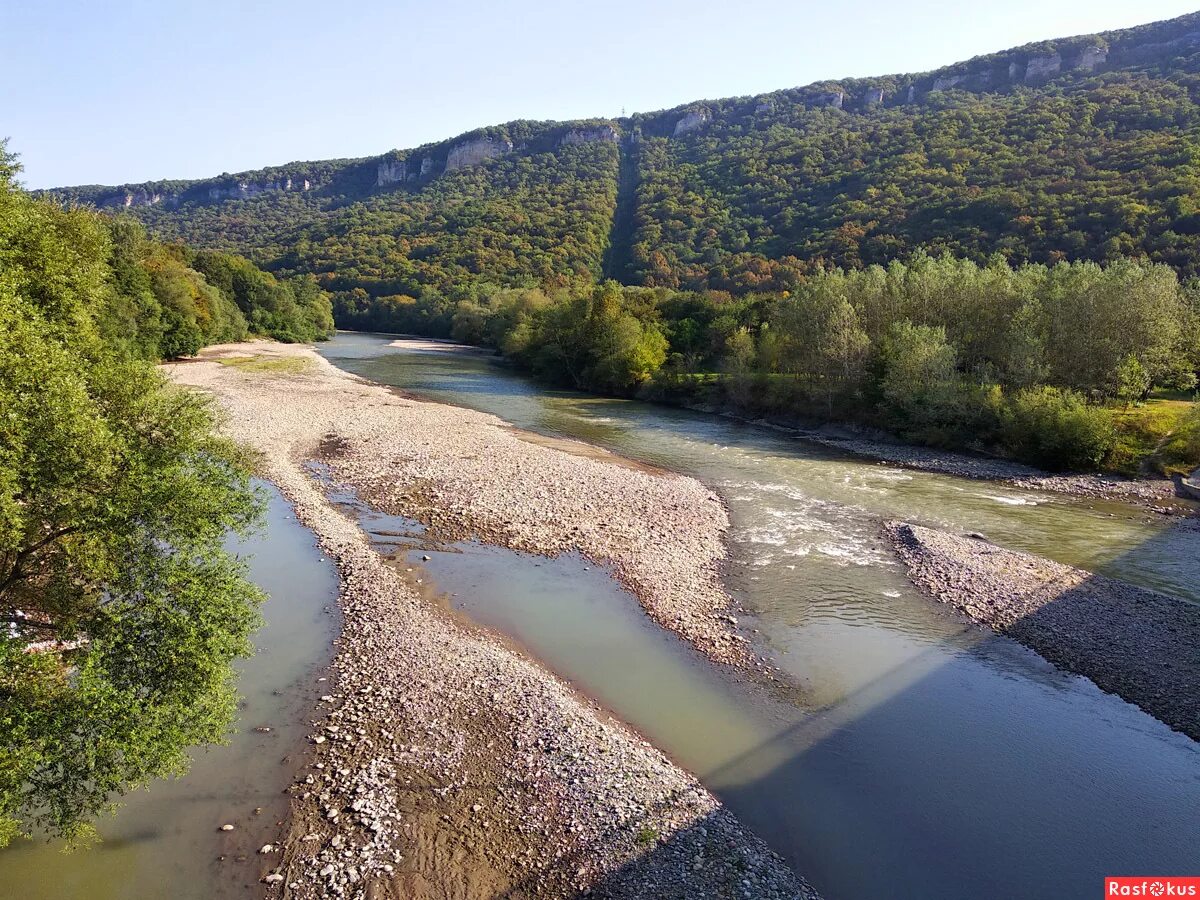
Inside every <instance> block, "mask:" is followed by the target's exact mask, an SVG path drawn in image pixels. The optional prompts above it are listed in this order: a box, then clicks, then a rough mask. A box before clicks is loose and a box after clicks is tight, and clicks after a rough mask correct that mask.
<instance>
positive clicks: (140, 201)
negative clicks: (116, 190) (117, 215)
mask: <svg viewBox="0 0 1200 900" xmlns="http://www.w3.org/2000/svg"><path fill="white" fill-rule="evenodd" d="M175 199H176V198H175V195H174V194H167V195H165V196H164V195H163V194H160V193H158V192H157V191H154V192H151V191H146V190H142V189H138V190H134V191H125V192H124V193H122V194H115V195H113V196H112V197H108V198H106V199H104V200H102V201H100V206H102V207H105V208H108V209H128V208H130V207H133V206H154V205H156V204H158V203H162V202H164V201H165V202H167V203H173V202H174V201H175Z"/></svg>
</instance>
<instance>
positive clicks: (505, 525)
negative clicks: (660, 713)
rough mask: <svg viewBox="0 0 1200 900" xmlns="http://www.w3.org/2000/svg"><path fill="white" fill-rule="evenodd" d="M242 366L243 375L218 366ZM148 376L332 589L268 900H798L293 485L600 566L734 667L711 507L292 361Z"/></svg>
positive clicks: (677, 776) (761, 848)
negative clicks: (333, 611)
mask: <svg viewBox="0 0 1200 900" xmlns="http://www.w3.org/2000/svg"><path fill="white" fill-rule="evenodd" d="M245 357H254V358H257V359H258V362H259V363H260V364H256V365H245V364H234V365H230V364H229V363H230V362H233V363H238V362H239V359H242V358H245ZM297 360H300V361H302V363H301V364H297V363H296V361H297ZM222 361H223V362H224V363H226V364H224V365H223V364H222ZM168 370H169V372H170V373H171V375H172V377H173V378H174V379H175V380H176V381H177V382H179V383H181V384H186V385H189V386H192V387H196V388H200V389H204V390H207V391H210V392H212V393H213V394H214V395H215V396H216V398H217V400H218V402H219V403H220V405H221V406H222V407H223V408H224V410H225V411H226V413H227V416H228V418H227V421H226V424H225V429H226V431H227V432H228V433H229V434H230V435H231V436H232V437H234V438H235V439H237V440H239V441H242V442H243V443H246V444H248V445H249V446H251V447H253V448H255V449H256V450H257V451H259V453H260V454H261V455H262V467H263V470H264V474H265V475H266V477H268V478H270V480H272V481H273V482H274V483H275V484H276V485H278V486H279V488H280V489H281V491H283V493H284V494H285V495H286V496H287V497H288V498H289V499H290V500H291V501H292V503H293V504H294V505H295V508H296V513H297V516H298V518H299V519H300V520H301V521H302V522H303V523H304V524H305V525H307V526H308V527H309V528H310V529H312V530H313V532H314V533H315V534H316V535H317V537H318V539H319V541H320V543H321V545H322V547H323V548H324V549H325V550H326V552H328V553H329V554H330V556H331V557H332V558H333V559H334V560H335V561H336V562H337V565H338V568H339V571H340V573H341V576H342V592H341V597H340V601H341V605H342V609H343V614H344V618H345V628H344V632H343V635H342V637H341V639H340V640H339V642H338V654H337V657H336V660H335V662H334V664H333V667H332V670H331V681H330V682H329V684H330V685H331V687H330V689H329V692H328V693H327V694H325V695H324V696H323V698H322V703H323V707H324V708H325V709H327V710H328V712H327V713H326V714H325V715H323V716H321V717H320V718H318V719H317V720H316V721H315V722H314V729H315V730H314V731H313V734H312V738H311V740H312V742H313V744H314V747H315V749H316V754H315V759H314V762H313V764H312V767H311V768H310V769H309V770H308V771H307V772H306V773H303V774H302V776H301V778H300V779H299V783H298V784H297V786H296V789H295V796H294V802H293V826H292V830H291V833H290V836H289V838H288V839H287V840H286V842H285V852H284V854H283V858H282V861H281V864H280V865H279V866H278V867H276V870H272V871H270V872H269V873H268V874H267V876H266V877H267V878H268V879H270V881H269V883H271V884H276V885H278V890H279V892H280V893H281V895H282V896H286V897H298V898H301V897H304V898H306V897H324V896H329V895H331V894H332V895H337V896H343V895H344V896H368V895H369V896H371V897H401V896H402V897H416V898H424V897H429V898H432V897H445V896H455V897H464V898H480V900H482V898H484V897H494V896H497V895H505V896H510V897H535V896H536V897H555V896H571V895H574V894H576V893H578V892H580V891H585V890H590V891H592V894H593V896H611V897H630V896H655V897H697V898H699V897H731V898H732V897H814V896H815V894H814V893H813V892H812V890H811V889H810V888H809V887H808V886H807V885H805V884H804V883H803V882H802V881H800V880H799V879H798V878H796V876H794V875H793V873H792V872H791V871H790V870H788V869H787V867H786V866H784V864H783V863H782V862H781V861H780V860H779V858H778V857H776V856H775V855H774V854H772V853H771V852H770V851H768V850H767V848H766V847H765V845H764V844H762V842H761V841H759V840H758V839H757V838H755V837H753V836H752V835H750V834H749V833H747V832H746V831H745V830H744V829H743V828H742V827H741V826H740V825H739V824H738V822H737V821H736V820H735V818H734V817H733V816H732V815H731V814H729V813H728V811H726V810H725V809H724V808H723V807H722V806H721V805H720V804H719V803H718V802H717V801H716V800H715V798H713V797H712V795H711V794H710V793H709V792H708V791H707V790H705V789H704V787H703V786H702V785H700V784H699V782H697V781H696V779H695V778H693V777H692V776H690V775H688V774H687V773H685V772H683V771H682V770H680V769H679V768H678V767H676V766H675V765H673V764H672V763H671V762H670V761H669V760H667V759H666V757H664V756H663V755H662V754H661V753H659V752H658V751H657V750H655V749H654V748H653V747H651V746H650V745H649V744H647V743H646V742H644V741H643V740H641V739H640V738H639V737H638V736H637V735H635V734H633V733H632V732H631V731H629V730H628V729H627V728H625V727H624V726H622V725H620V724H619V723H617V722H614V721H613V720H612V719H611V718H610V717H608V716H607V715H606V714H605V713H603V712H602V711H601V710H599V709H598V708H597V707H596V706H595V705H594V704H592V703H590V702H588V701H586V700H584V699H582V698H581V697H580V696H579V695H578V694H576V693H575V692H573V691H571V690H570V689H569V688H567V687H566V686H564V685H563V684H562V683H560V682H559V681H558V680H557V679H555V678H554V677H553V676H551V675H549V674H548V673H547V672H546V671H545V670H543V669H542V668H540V667H539V666H537V665H535V664H533V663H531V662H530V661H528V660H526V659H524V658H523V657H521V656H519V655H518V654H516V653H514V652H512V651H511V650H509V649H507V648H506V647H505V646H504V645H502V644H501V642H499V641H497V640H495V639H493V638H492V637H491V636H490V635H489V634H487V633H485V632H483V631H481V630H479V629H474V628H471V627H469V626H467V625H465V624H464V623H462V622H461V621H460V620H458V619H457V618H455V617H453V616H451V615H450V614H448V613H447V612H446V611H445V610H444V609H442V608H441V607H440V606H437V605H435V604H430V603H428V602H426V601H423V600H422V599H421V598H420V597H419V596H418V595H417V593H416V592H415V591H414V590H412V588H411V587H410V586H409V585H407V584H406V583H405V582H404V580H403V578H402V577H401V575H400V574H399V573H398V572H397V570H396V569H395V568H394V567H391V566H389V565H387V563H386V562H385V561H384V560H383V558H382V557H381V556H380V555H379V554H378V553H377V552H375V551H374V550H373V549H371V547H370V545H369V542H368V541H367V539H366V537H365V535H364V534H363V533H362V532H361V530H360V529H359V528H358V527H357V526H356V525H355V524H354V523H352V522H351V521H350V520H349V519H348V518H346V516H345V515H343V514H342V513H341V512H339V511H338V510H337V509H335V508H334V506H333V505H331V503H330V502H329V501H328V500H327V499H326V497H325V496H324V494H323V492H322V490H321V487H320V485H318V484H317V483H316V482H315V481H314V480H313V479H312V478H311V477H310V476H309V475H307V474H306V473H305V471H304V468H303V466H304V463H305V462H306V461H307V460H309V459H312V458H315V457H317V456H318V455H319V454H320V452H321V448H322V447H323V448H324V453H323V458H324V459H325V461H326V462H327V463H328V464H329V467H330V472H331V475H332V477H333V478H334V479H335V480H336V481H339V482H341V483H343V484H345V485H348V486H350V487H353V488H354V489H355V490H356V491H357V492H358V493H359V495H360V496H362V497H364V499H366V500H368V501H369V502H371V503H372V505H376V506H378V507H379V508H381V509H384V510H386V511H391V512H396V513H401V514H404V515H408V516H410V517H412V518H416V519H419V520H421V521H423V522H424V523H425V524H426V525H427V526H428V527H429V528H430V530H431V533H432V534H433V535H435V536H438V537H446V538H449V537H456V538H457V537H468V536H472V537H478V538H480V539H482V540H485V541H488V542H491V543H502V544H504V545H505V546H510V547H513V548H514V549H520V550H526V551H529V552H536V553H557V552H562V551H565V550H569V549H575V550H579V551H581V552H583V553H585V554H586V555H588V556H589V557H591V558H593V559H595V560H597V561H601V562H606V563H609V564H611V565H612V566H613V567H614V568H615V569H616V571H617V572H618V574H619V576H620V577H621V580H622V581H624V582H625V583H626V584H627V585H628V586H629V587H630V588H631V589H632V590H633V591H634V593H635V594H636V595H637V596H638V597H639V600H640V601H641V602H642V603H643V605H644V606H645V608H646V609H647V611H648V612H649V613H650V614H651V615H652V616H654V618H655V619H656V620H658V621H660V622H661V623H663V624H664V625H667V626H668V627H671V628H672V629H673V630H676V631H677V632H678V633H680V634H681V635H683V636H684V637H686V638H688V639H689V640H691V641H692V643H694V644H695V645H696V646H698V647H700V648H701V649H703V650H705V651H706V652H707V653H708V654H709V655H710V656H712V657H714V658H717V659H722V660H724V661H731V662H736V661H740V660H744V658H745V650H744V649H743V646H742V643H743V642H742V641H741V640H739V636H738V635H736V633H735V632H734V630H733V626H732V624H731V623H730V622H729V621H728V618H725V616H727V615H728V613H727V612H725V610H726V609H727V607H728V602H729V601H728V598H727V597H726V596H725V595H724V592H723V591H722V589H721V588H720V585H719V582H718V580H717V571H718V566H719V563H720V560H721V559H722V557H723V553H724V551H723V547H722V538H723V535H724V531H725V529H726V528H727V518H726V514H725V510H724V507H723V506H722V505H721V503H720V502H719V501H718V500H717V499H716V498H715V496H714V495H712V494H711V492H709V491H708V490H707V489H705V488H704V487H703V486H702V485H700V484H699V483H698V482H695V481H694V480H692V479H686V478H680V477H677V476H666V475H661V474H655V473H652V472H650V471H645V470H642V469H640V468H631V467H627V466H625V467H618V466H613V465H611V464H610V463H608V462H605V461H602V460H597V459H593V458H589V457H588V456H584V455H575V454H571V453H564V452H562V451H561V450H559V449H556V448H553V447H547V446H541V445H539V444H535V443H531V442H528V441H524V440H521V439H520V438H519V437H517V436H516V435H514V434H513V432H512V429H510V428H508V427H507V426H506V425H505V423H503V422H501V421H500V420H498V419H495V418H494V417H492V416H486V415H483V414H479V413H472V412H470V411H466V410H462V409H458V408H454V407H447V406H442V405H439V404H431V403H421V402H418V401H414V400H412V399H410V398H406V397H403V396H400V395H399V394H398V393H397V392H394V391H390V390H388V389H386V388H382V387H380V386H377V385H373V384H370V383H367V382H364V381H362V380H360V379H357V378H354V377H353V376H350V375H347V374H345V373H342V372H340V371H338V370H336V369H335V368H333V367H332V366H331V365H329V364H328V363H326V362H325V361H324V360H322V359H320V358H319V357H318V356H316V354H315V353H313V352H312V351H311V350H309V349H306V348H300V347H294V346H282V345H274V344H262V343H252V344H242V345H231V346H225V347H217V348H212V349H210V350H209V351H206V353H205V354H204V355H203V356H202V357H201V358H200V359H199V360H198V361H191V362H187V363H182V364H178V365H174V366H170V367H168Z"/></svg>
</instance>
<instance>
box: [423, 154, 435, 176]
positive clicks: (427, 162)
mask: <svg viewBox="0 0 1200 900" xmlns="http://www.w3.org/2000/svg"><path fill="white" fill-rule="evenodd" d="M432 171H433V157H431V156H426V157H425V158H424V159H422V160H421V177H422V178H424V177H425V176H426V175H428V174H429V173H430V172H432Z"/></svg>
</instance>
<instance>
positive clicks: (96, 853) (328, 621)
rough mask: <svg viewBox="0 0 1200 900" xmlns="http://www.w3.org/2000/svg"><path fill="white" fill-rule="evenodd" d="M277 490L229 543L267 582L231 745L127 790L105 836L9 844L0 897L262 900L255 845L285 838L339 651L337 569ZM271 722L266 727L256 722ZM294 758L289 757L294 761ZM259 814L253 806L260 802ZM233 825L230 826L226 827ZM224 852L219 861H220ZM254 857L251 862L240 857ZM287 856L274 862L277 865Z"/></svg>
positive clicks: (0, 866)
mask: <svg viewBox="0 0 1200 900" xmlns="http://www.w3.org/2000/svg"><path fill="white" fill-rule="evenodd" d="M266 489H267V490H268V492H269V497H270V505H269V508H268V514H267V520H266V528H265V529H264V530H263V531H261V532H260V533H258V534H256V535H254V536H252V537H250V538H249V539H248V540H246V541H244V542H241V543H236V544H233V545H231V546H232V547H233V548H234V549H236V551H237V552H238V553H239V554H240V555H244V556H247V557H248V558H249V574H250V578H251V580H253V581H254V582H255V583H256V584H258V585H259V586H261V587H262V588H264V589H265V590H266V591H267V592H268V594H269V599H268V600H267V601H266V603H265V604H264V605H263V608H262V614H263V617H264V619H265V621H266V624H265V625H264V626H263V627H262V628H261V629H259V631H258V632H257V633H256V634H255V636H254V643H255V646H256V647H257V648H258V652H257V654H256V655H255V656H253V657H252V658H250V659H248V660H244V661H242V662H241V663H240V664H239V665H238V669H239V671H240V672H241V678H240V682H239V690H240V691H241V694H242V696H243V698H244V702H243V704H242V706H241V710H240V713H239V717H238V722H237V731H236V733H235V734H233V735H232V736H231V737H230V740H229V743H228V744H226V745H223V746H219V747H213V748H210V749H207V750H199V751H196V752H195V753H193V762H192V766H191V768H190V770H189V771H188V773H187V774H186V775H185V776H184V777H183V778H180V779H175V780H167V781H157V782H154V783H153V784H151V785H150V786H149V789H147V790H142V791H137V792H135V793H133V794H130V795H129V796H128V797H127V798H126V799H125V802H124V805H123V806H122V808H121V809H120V811H119V812H118V814H117V815H116V816H115V817H114V818H112V819H110V820H106V821H103V822H101V823H100V826H99V831H100V834H101V836H102V838H103V841H102V842H101V843H100V844H98V845H97V846H95V847H93V848H91V849H88V850H81V851H77V852H75V853H72V854H71V855H69V856H65V855H63V853H62V852H61V849H60V845H59V844H57V843H46V842H44V841H22V842H19V843H17V844H14V845H13V846H12V847H10V848H8V849H5V850H0V897H3V898H13V900H17V898H20V900H132V898H138V900H142V898H145V900H151V898H159V897H163V898H166V897H170V898H172V900H189V898H195V900H211V898H222V897H245V896H259V895H261V893H262V890H261V888H262V886H261V885H260V884H258V877H259V870H260V865H262V863H263V861H264V857H261V856H258V855H257V853H256V851H257V850H258V848H260V847H261V846H262V845H263V844H266V843H274V842H276V841H277V840H278V839H279V837H280V836H281V831H282V829H281V828H280V827H279V825H278V824H277V823H278V822H280V821H281V820H282V818H283V816H284V815H285V814H286V812H287V806H288V800H287V797H286V796H284V794H283V791H284V789H285V788H286V787H287V785H288V784H289V783H290V781H291V779H292V776H293V775H294V772H295V770H296V768H298V765H297V763H296V759H295V755H296V754H297V752H298V751H302V748H303V747H304V735H305V734H306V733H307V728H306V727H305V716H306V714H307V713H308V711H309V710H310V708H311V706H312V702H313V697H312V694H313V692H314V685H315V680H314V679H315V677H316V676H315V673H316V672H317V670H318V669H320V668H321V667H322V666H324V665H326V664H327V663H328V662H329V660H330V659H331V658H332V641H333V636H334V633H335V630H336V619H335V618H334V617H333V615H331V612H332V611H333V609H334V607H335V606H336V603H337V571H336V569H334V567H333V565H332V563H330V562H329V561H328V560H326V559H323V558H322V555H321V553H320V551H319V550H318V548H317V547H316V544H315V541H314V539H313V536H312V534H311V533H310V532H309V531H308V530H307V529H306V528H304V527H303V526H301V525H300V524H299V523H298V522H297V521H296V520H295V518H294V517H293V516H292V513H291V508H290V507H289V505H288V504H287V503H286V501H284V500H283V498H282V497H281V496H280V495H279V493H278V492H277V491H275V490H274V489H273V488H270V487H269V486H266ZM258 727H267V728H270V729H271V730H270V731H269V732H265V733H263V732H258V731H255V730H254V729H255V728H258ZM289 757H290V759H289ZM256 808H258V809H260V810H261V812H259V813H257V814H256V813H255V809H256ZM226 822H230V823H233V824H234V825H235V826H236V828H235V830H234V831H232V832H220V831H218V828H219V826H220V825H221V824H223V823H226ZM221 855H225V856H226V859H225V860H224V861H220V860H218V859H217V857H218V856H221ZM238 856H245V857H246V860H245V861H244V862H239V861H238V859H237V857H238ZM278 858H279V857H278V856H273V857H271V859H274V860H278Z"/></svg>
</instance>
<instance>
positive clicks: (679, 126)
mask: <svg viewBox="0 0 1200 900" xmlns="http://www.w3.org/2000/svg"><path fill="white" fill-rule="evenodd" d="M711 118H712V113H710V112H709V111H708V110H707V109H694V110H692V111H691V112H689V113H688V114H687V115H686V116H684V117H683V118H682V119H680V120H679V121H678V122H676V123H675V131H674V132H672V133H673V135H674V136H675V137H679V136H680V135H681V134H687V133H688V132H690V131H696V130H697V129H699V128H703V127H704V125H705V124H706V123H707V122H708V121H709V119H711Z"/></svg>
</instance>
